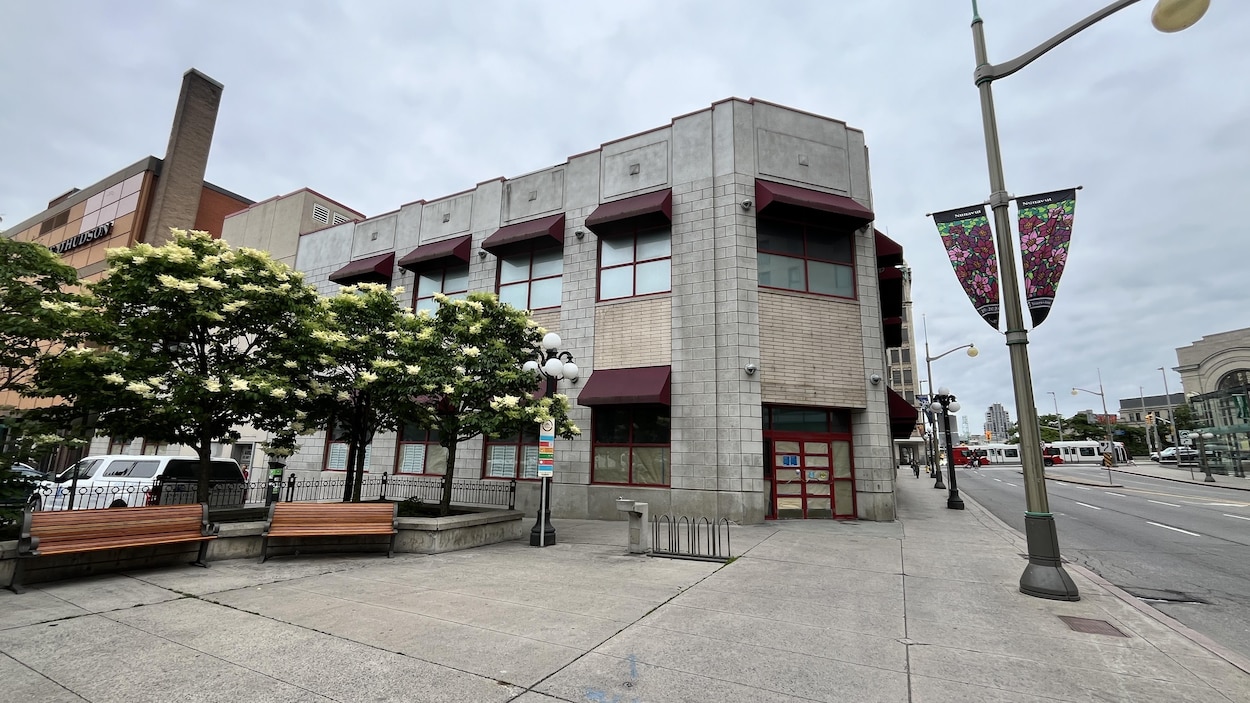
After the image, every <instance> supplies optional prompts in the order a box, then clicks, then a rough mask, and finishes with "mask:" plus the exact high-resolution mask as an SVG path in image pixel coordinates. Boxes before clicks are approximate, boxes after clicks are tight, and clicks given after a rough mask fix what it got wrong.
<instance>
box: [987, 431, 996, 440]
mask: <svg viewBox="0 0 1250 703" xmlns="http://www.w3.org/2000/svg"><path fill="white" fill-rule="evenodd" d="M993 438H994V433H993V432H991V431H989V430H986V431H985V441H987V442H988V441H990V440H991V439H993Z"/></svg>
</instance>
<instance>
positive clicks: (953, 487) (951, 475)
mask: <svg viewBox="0 0 1250 703" xmlns="http://www.w3.org/2000/svg"><path fill="white" fill-rule="evenodd" d="M933 405H934V406H935V407H937V408H938V410H940V411H941V413H942V428H943V430H944V431H945V432H946V473H947V481H948V482H949V483H950V493H949V494H948V495H947V497H946V507H947V508H950V509H951V510H963V509H964V499H963V498H960V497H959V484H958V483H957V482H956V480H955V455H954V454H953V453H952V452H951V413H957V412H959V401H957V400H955V396H953V395H951V392H950V389H949V388H946V387H945V386H943V387H942V388H939V389H938V392H937V394H936V395H934V396H933Z"/></svg>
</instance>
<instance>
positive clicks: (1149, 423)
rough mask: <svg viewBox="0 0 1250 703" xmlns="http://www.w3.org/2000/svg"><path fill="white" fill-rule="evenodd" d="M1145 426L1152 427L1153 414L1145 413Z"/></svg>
mask: <svg viewBox="0 0 1250 703" xmlns="http://www.w3.org/2000/svg"><path fill="white" fill-rule="evenodd" d="M1146 424H1147V425H1153V424H1155V414H1154V413H1146Z"/></svg>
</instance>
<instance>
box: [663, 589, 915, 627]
mask: <svg viewBox="0 0 1250 703" xmlns="http://www.w3.org/2000/svg"><path fill="white" fill-rule="evenodd" d="M671 604H672V605H680V606H684V607H687V608H698V609H702V610H708V611H712V612H723V613H736V614H739V615H745V616H748V617H754V618H763V619H767V620H773V621H776V622H781V623H796V624H807V625H814V626H816V627H827V628H833V629H838V630H844V631H846V632H859V633H863V634H866V635H873V636H876V637H890V638H901V637H903V636H904V634H905V630H906V628H905V626H904V622H903V618H902V616H901V612H902V605H901V604H900V605H899V606H898V608H896V609H895V612H891V613H876V612H872V611H868V610H863V609H860V608H847V607H840V606H837V605H834V604H832V603H829V602H826V601H819V600H813V599H795V598H778V597H774V596H771V595H757V594H750V593H727V592H725V591H717V590H713V589H711V588H710V587H706V586H702V585H701V586H700V587H699V588H697V589H692V590H689V591H686V592H685V593H683V594H681V595H680V596H678V597H677V598H675V599H673V600H672V601H671Z"/></svg>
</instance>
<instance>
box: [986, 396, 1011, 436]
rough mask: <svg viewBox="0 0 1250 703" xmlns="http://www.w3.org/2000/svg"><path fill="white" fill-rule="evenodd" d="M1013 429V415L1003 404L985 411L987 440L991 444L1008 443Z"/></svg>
mask: <svg viewBox="0 0 1250 703" xmlns="http://www.w3.org/2000/svg"><path fill="white" fill-rule="evenodd" d="M1010 429H1011V414H1010V413H1009V412H1008V411H1007V409H1006V408H1004V407H1003V404H1002V403H994V404H993V405H991V406H990V407H989V408H988V409H987V410H986V411H985V432H986V434H987V435H988V437H986V439H987V440H988V441H990V442H998V443H1002V442H1006V441H1007V436H1008V433H1009V431H1010Z"/></svg>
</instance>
